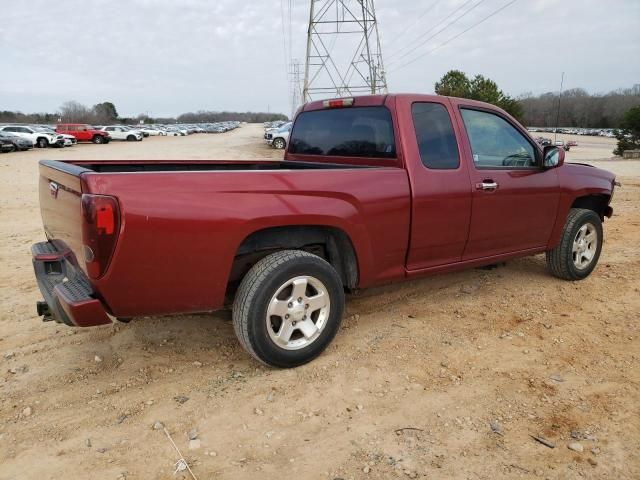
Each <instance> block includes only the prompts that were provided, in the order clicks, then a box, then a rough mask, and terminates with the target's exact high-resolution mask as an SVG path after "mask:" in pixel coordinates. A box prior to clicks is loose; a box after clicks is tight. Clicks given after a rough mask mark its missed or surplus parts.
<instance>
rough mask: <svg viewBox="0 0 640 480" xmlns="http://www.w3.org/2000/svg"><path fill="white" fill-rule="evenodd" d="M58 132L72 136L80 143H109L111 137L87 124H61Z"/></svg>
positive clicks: (58, 126) (57, 126) (57, 128)
mask: <svg viewBox="0 0 640 480" xmlns="http://www.w3.org/2000/svg"><path fill="white" fill-rule="evenodd" d="M56 132H58V133H61V134H65V135H71V136H73V137H75V139H76V141H78V142H92V143H98V144H100V143H109V141H110V140H111V137H109V135H108V134H107V133H105V132H103V131H101V130H99V129H98V128H94V127H92V126H90V125H87V124H85V123H59V124H58V125H56Z"/></svg>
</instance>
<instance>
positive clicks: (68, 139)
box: [45, 128, 78, 147]
mask: <svg viewBox="0 0 640 480" xmlns="http://www.w3.org/2000/svg"><path fill="white" fill-rule="evenodd" d="M45 130H47V131H48V132H51V133H52V134H54V135H60V136H61V137H62V139H63V140H64V146H65V147H73V146H74V145H77V144H78V139H77V138H76V137H74V136H73V135H67V134H66V133H57V132H55V131H54V130H50V129H48V128H45Z"/></svg>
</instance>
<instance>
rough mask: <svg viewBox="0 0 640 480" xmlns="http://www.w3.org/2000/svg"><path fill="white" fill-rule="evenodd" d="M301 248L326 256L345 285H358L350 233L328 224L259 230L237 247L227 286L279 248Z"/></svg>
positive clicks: (354, 252)
mask: <svg viewBox="0 0 640 480" xmlns="http://www.w3.org/2000/svg"><path fill="white" fill-rule="evenodd" d="M290 249H299V250H304V251H308V252H310V253H313V254H315V255H318V256H319V257H322V258H324V259H325V260H326V261H327V262H329V263H330V264H331V265H332V266H333V267H334V268H335V269H336V271H337V272H338V275H339V276H340V279H341V280H342V284H343V285H344V286H345V287H347V288H350V289H353V288H356V286H357V285H358V280H359V266H358V258H357V255H356V250H355V248H354V244H353V241H352V240H351V238H350V236H349V235H348V234H347V233H346V232H345V231H344V230H342V229H341V228H338V227H334V226H327V225H286V226H278V227H268V228H263V229H260V230H256V231H254V232H252V233H251V234H249V235H247V236H246V237H245V238H244V239H243V241H242V242H241V243H240V245H239V246H238V248H237V250H236V252H235V256H234V259H233V264H232V267H231V272H230V275H229V281H228V286H227V289H229V288H230V287H231V289H233V287H234V285H235V284H236V283H237V282H239V281H240V280H241V279H242V278H243V277H244V275H245V274H246V273H247V272H248V271H249V269H250V268H251V267H252V266H253V265H254V264H255V263H256V262H258V261H259V260H260V259H262V258H264V257H265V256H267V255H269V254H270V253H273V252H275V251H278V250H290Z"/></svg>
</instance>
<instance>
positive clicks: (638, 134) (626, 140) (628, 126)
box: [613, 105, 640, 155]
mask: <svg viewBox="0 0 640 480" xmlns="http://www.w3.org/2000/svg"><path fill="white" fill-rule="evenodd" d="M620 127H621V129H620V130H618V131H617V132H616V138H617V139H618V148H616V149H615V150H614V151H613V154H614V155H622V153H623V152H624V151H625V150H636V149H640V105H639V106H637V107H633V108H630V109H629V110H627V111H626V113H625V114H624V118H623V120H622V123H621V124H620Z"/></svg>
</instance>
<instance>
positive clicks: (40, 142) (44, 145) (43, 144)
mask: <svg viewBox="0 0 640 480" xmlns="http://www.w3.org/2000/svg"><path fill="white" fill-rule="evenodd" d="M36 143H37V145H38V147H40V148H47V147H48V146H49V140H47V139H46V138H44V137H40V138H39V139H38V140H37V141H36Z"/></svg>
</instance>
